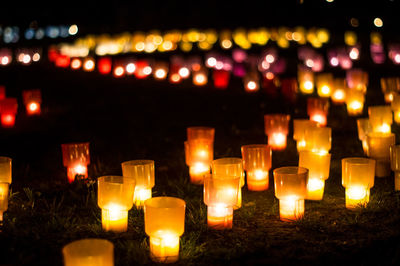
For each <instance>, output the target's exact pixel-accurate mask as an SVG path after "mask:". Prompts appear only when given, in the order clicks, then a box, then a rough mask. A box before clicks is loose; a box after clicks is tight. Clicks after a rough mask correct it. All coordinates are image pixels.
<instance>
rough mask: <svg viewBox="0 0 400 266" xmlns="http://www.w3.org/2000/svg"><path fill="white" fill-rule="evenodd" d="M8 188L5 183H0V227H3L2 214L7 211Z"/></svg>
mask: <svg viewBox="0 0 400 266" xmlns="http://www.w3.org/2000/svg"><path fill="white" fill-rule="evenodd" d="M9 186H10V184H9V183H7V182H0V226H2V225H3V214H4V212H5V211H7V209H8V194H9V192H8V188H9Z"/></svg>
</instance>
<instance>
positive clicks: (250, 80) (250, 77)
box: [243, 71, 260, 92]
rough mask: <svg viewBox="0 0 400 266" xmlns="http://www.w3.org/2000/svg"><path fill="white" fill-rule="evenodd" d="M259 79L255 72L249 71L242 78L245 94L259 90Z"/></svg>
mask: <svg viewBox="0 0 400 266" xmlns="http://www.w3.org/2000/svg"><path fill="white" fill-rule="evenodd" d="M259 84H260V77H259V76H258V72H257V71H250V72H248V73H246V75H245V76H244V77H243V85H244V89H245V91H246V92H256V91H258V90H259V89H260V85H259Z"/></svg>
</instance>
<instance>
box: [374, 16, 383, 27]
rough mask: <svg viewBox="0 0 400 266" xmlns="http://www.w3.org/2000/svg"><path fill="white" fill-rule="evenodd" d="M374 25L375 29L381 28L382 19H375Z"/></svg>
mask: <svg viewBox="0 0 400 266" xmlns="http://www.w3.org/2000/svg"><path fill="white" fill-rule="evenodd" d="M374 25H375V27H377V28H380V27H382V26H383V21H382V19H381V18H375V19H374Z"/></svg>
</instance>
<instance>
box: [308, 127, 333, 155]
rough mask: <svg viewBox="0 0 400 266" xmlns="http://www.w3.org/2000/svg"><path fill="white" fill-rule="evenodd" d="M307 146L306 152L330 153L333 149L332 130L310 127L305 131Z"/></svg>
mask: <svg viewBox="0 0 400 266" xmlns="http://www.w3.org/2000/svg"><path fill="white" fill-rule="evenodd" d="M305 138H306V146H305V148H304V150H307V151H312V152H318V153H328V152H329V151H330V149H331V147H332V128H330V127H308V128H306V131H305Z"/></svg>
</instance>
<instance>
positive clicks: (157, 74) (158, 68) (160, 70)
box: [153, 63, 168, 80]
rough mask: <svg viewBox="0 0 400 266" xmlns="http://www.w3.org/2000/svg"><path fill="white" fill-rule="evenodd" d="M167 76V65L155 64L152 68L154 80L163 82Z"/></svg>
mask: <svg viewBox="0 0 400 266" xmlns="http://www.w3.org/2000/svg"><path fill="white" fill-rule="evenodd" d="M167 74H168V64H166V63H157V64H156V65H155V66H154V71H153V76H154V78H155V79H158V80H163V79H165V78H166V77H167Z"/></svg>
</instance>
